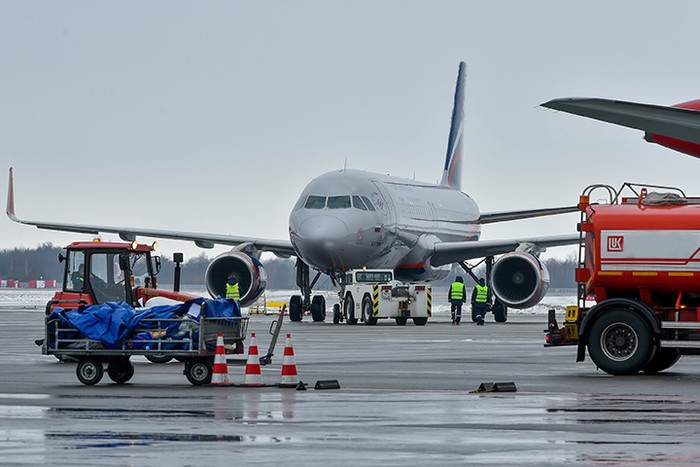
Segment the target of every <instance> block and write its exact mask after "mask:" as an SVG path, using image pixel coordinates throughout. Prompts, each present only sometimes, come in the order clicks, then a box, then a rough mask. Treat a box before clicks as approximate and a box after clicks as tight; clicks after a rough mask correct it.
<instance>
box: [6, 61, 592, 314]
mask: <svg viewBox="0 0 700 467" xmlns="http://www.w3.org/2000/svg"><path fill="white" fill-rule="evenodd" d="M465 77H466V65H465V64H464V63H463V62H462V63H460V65H459V74H458V78H457V88H456V91H455V98H454V108H453V112H452V125H451V129H450V135H449V140H448V147H447V156H446V158H445V165H444V170H443V175H442V180H441V181H440V183H439V184H437V185H436V184H431V183H424V182H419V181H415V180H410V179H405V178H397V177H391V176H387V175H381V174H377V173H372V172H365V171H359V170H345V169H343V170H336V171H332V172H328V173H326V174H323V175H321V176H319V177H317V178H315V179H314V180H312V181H311V182H310V183H309V184H308V185H307V186H306V188H304V190H303V192H302V193H301V196H300V197H299V200H298V202H297V203H296V205H295V206H294V208H293V210H292V212H291V214H290V216H289V239H286V240H271V239H262V238H251V237H239V236H233V235H221V234H208V233H196V232H182V231H172V230H160V229H148V228H133V227H114V226H103V225H86V224H67V223H57V222H43V221H33V220H23V219H19V218H18V217H17V215H16V214H15V208H14V188H13V175H12V168H10V181H9V187H8V199H7V215H8V217H9V218H10V219H11V220H12V221H14V222H17V223H20V224H27V225H33V226H36V227H38V228H40V229H48V230H59V231H67V232H77V233H85V234H92V235H97V234H99V233H101V232H106V233H116V234H118V235H119V236H120V237H121V238H122V239H123V240H125V241H133V240H135V239H136V237H137V236H144V237H155V238H166V239H176V240H187V241H192V242H194V243H195V244H196V245H197V246H199V247H201V248H212V247H213V246H214V245H215V244H220V245H232V246H233V247H234V248H233V249H232V250H231V251H228V252H225V253H222V254H221V255H219V256H217V257H216V258H214V259H213V260H212V261H211V263H210V264H209V266H208V268H207V271H206V274H205V282H206V286H207V289H208V290H209V293H210V294H211V295H212V296H216V295H220V296H223V295H224V290H225V284H226V280H227V278H228V277H229V275H231V274H235V275H236V276H237V277H238V279H239V287H240V291H241V304H242V305H243V306H246V305H248V304H250V303H252V302H253V301H254V300H255V299H257V298H258V297H259V296H260V294H261V293H262V292H263V290H264V289H265V285H266V274H265V271H264V269H263V266H262V264H261V263H260V261H259V257H260V253H261V252H272V253H275V254H277V255H278V256H281V257H291V256H295V257H296V258H297V284H298V286H299V288H300V291H301V295H295V296H293V297H291V300H290V307H289V315H290V318H291V320H292V321H300V320H301V319H302V316H303V314H304V311H308V310H310V311H311V314H312V317H313V320H314V321H323V320H324V319H325V315H326V310H325V308H326V306H325V298H324V297H323V296H322V295H316V296H314V297H313V299H312V298H311V294H312V288H313V287H314V285H315V284H316V281H317V280H318V278H319V277H320V276H321V274H324V273H325V274H328V275H329V276H330V277H331V279H332V281H333V283H334V284H338V285H339V286H340V287H341V294H340V299H341V301H344V300H345V296H344V295H343V291H344V284H343V272H344V271H347V270H350V269H359V268H363V267H367V268H390V269H393V270H394V271H395V277H396V278H397V279H399V280H404V281H431V280H437V279H441V278H444V277H446V276H447V274H448V273H449V272H450V270H451V266H452V264H453V263H459V264H461V265H462V266H463V267H464V268H465V269H466V270H467V272H469V273H470V274H471V268H470V267H469V266H468V265H467V264H466V263H465V261H466V260H468V259H473V258H486V259H487V262H486V264H487V276H488V278H487V279H488V283H489V284H491V286H492V289H493V292H494V294H495V296H496V298H497V299H498V300H499V301H500V302H501V303H502V304H503V305H505V306H507V307H511V308H528V307H531V306H533V305H535V304H537V303H538V302H539V301H540V300H541V299H542V298H543V297H544V295H545V293H546V292H547V288H548V285H549V273H548V272H547V270H546V268H545V266H544V264H543V263H542V262H540V260H539V257H538V256H539V253H540V252H541V251H543V250H544V249H545V248H548V247H552V246H559V245H571V244H576V243H578V242H579V235H578V234H569V235H561V236H544V237H524V238H513V239H504V240H489V241H478V240H479V236H480V234H481V225H482V224H489V223H493V222H502V221H510V220H516V219H525V218H531V217H538V216H547V215H553V214H561V213H566V212H573V211H576V210H577V208H576V207H575V206H569V207H561V208H546V209H534V210H525V211H503V212H494V213H480V212H479V209H478V207H477V205H476V203H475V202H474V201H473V200H472V198H471V197H469V196H468V195H467V194H465V193H463V192H462V191H461V180H462V167H463V163H462V162H463V160H462V148H463V146H462V134H463V131H462V129H463V115H464V108H463V106H464V81H465ZM496 255H503V256H501V257H500V258H499V259H498V260H497V261H496V262H495V263H494V256H496ZM310 268H313V269H315V270H316V271H317V272H316V276H315V278H314V279H313V280H310V274H309V270H310ZM473 277H474V276H473ZM345 308H346V307H345V306H342V307H341V308H340V309H342V310H345ZM344 313H347V311H344ZM346 321H348V320H346ZM355 321H356V320H354V319H353V320H349V321H348V322H351V323H352V324H354V322H355ZM416 324H418V323H416Z"/></svg>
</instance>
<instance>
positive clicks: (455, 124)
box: [440, 62, 467, 190]
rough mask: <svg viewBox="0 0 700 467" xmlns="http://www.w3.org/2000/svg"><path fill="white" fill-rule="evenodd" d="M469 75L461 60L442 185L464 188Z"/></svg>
mask: <svg viewBox="0 0 700 467" xmlns="http://www.w3.org/2000/svg"><path fill="white" fill-rule="evenodd" d="M466 76H467V64H466V63H464V62H459V72H458V74H457V87H456V88H455V103H454V107H453V108H452V125H451V127H450V137H449V140H448V141H447V155H446V157H445V169H444V171H443V173H442V180H441V181H440V185H442V186H448V187H450V188H456V189H458V190H461V189H462V165H463V162H462V133H463V128H464V81H465V79H466Z"/></svg>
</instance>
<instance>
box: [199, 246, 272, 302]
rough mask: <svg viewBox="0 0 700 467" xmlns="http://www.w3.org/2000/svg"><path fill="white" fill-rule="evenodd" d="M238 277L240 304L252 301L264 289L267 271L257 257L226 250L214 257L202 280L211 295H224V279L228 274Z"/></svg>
mask: <svg viewBox="0 0 700 467" xmlns="http://www.w3.org/2000/svg"><path fill="white" fill-rule="evenodd" d="M231 274H235V275H236V276H237V277H238V291H239V293H240V294H241V306H248V305H250V304H251V303H253V302H254V301H255V300H256V299H257V298H258V297H259V296H260V294H262V293H263V292H264V291H265V287H266V286H267V273H265V268H263V265H262V264H261V263H260V261H258V260H257V259H255V258H253V257H252V256H249V255H247V254H245V253H243V252H242V251H235V250H232V251H227V252H226V253H221V254H220V255H219V256H217V257H216V258H214V259H213V260H212V262H211V263H209V266H207V272H206V273H205V274H204V278H205V279H204V280H205V283H206V285H207V290H208V291H209V294H210V295H211V296H212V297H216V296H217V295H218V296H219V297H225V296H226V281H227V280H228V278H229V275H231Z"/></svg>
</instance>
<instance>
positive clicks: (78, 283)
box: [71, 263, 85, 292]
mask: <svg viewBox="0 0 700 467" xmlns="http://www.w3.org/2000/svg"><path fill="white" fill-rule="evenodd" d="M71 283H72V284H73V288H72V290H78V291H80V292H82V291H83V290H85V264H83V263H80V265H79V266H78V270H77V271H74V272H73V273H72V274H71Z"/></svg>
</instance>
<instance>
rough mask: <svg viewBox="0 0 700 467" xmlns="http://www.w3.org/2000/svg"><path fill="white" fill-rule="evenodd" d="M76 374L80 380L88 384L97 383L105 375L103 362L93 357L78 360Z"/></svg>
mask: <svg viewBox="0 0 700 467" xmlns="http://www.w3.org/2000/svg"><path fill="white" fill-rule="evenodd" d="M75 374H76V375H77V376H78V380H80V382H81V383H83V384H84V385H86V386H92V385H93V384H97V383H99V382H100V380H101V379H102V376H103V375H104V369H103V368H102V362H101V361H99V360H95V359H92V358H86V359H84V360H80V361H79V362H78V367H77V368H76V369H75Z"/></svg>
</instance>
